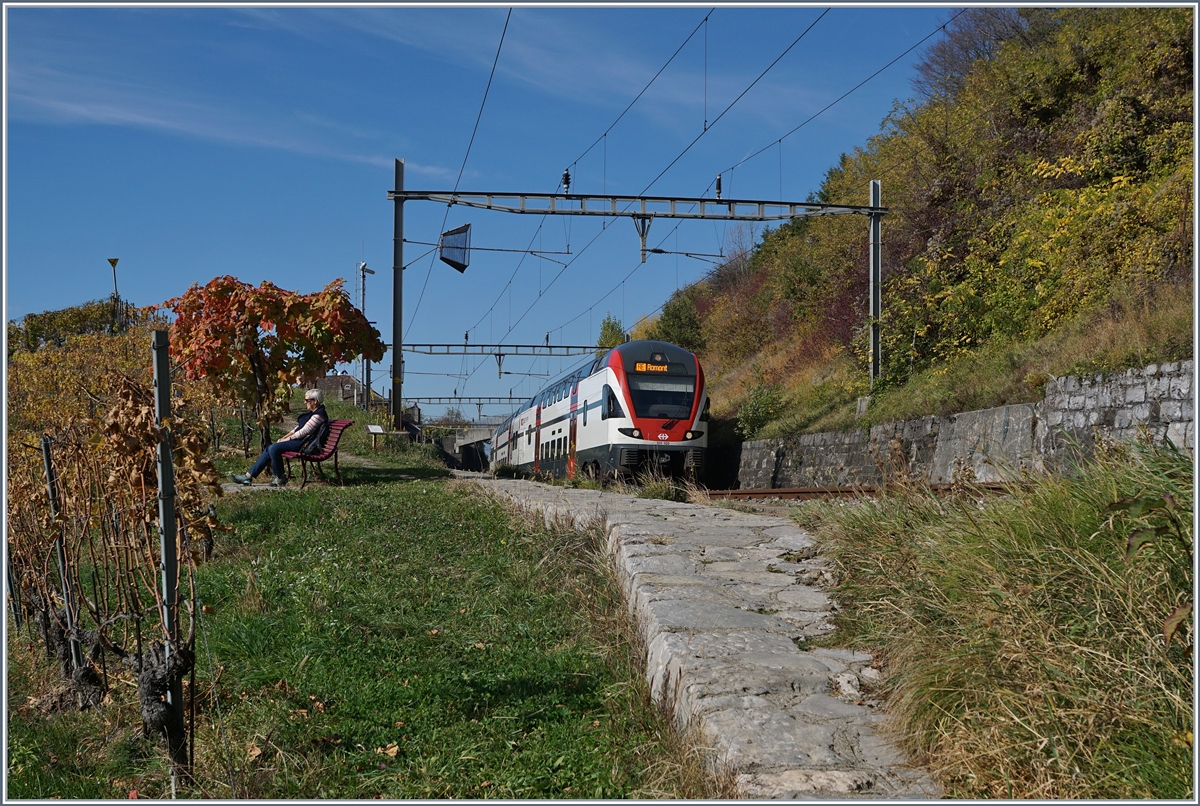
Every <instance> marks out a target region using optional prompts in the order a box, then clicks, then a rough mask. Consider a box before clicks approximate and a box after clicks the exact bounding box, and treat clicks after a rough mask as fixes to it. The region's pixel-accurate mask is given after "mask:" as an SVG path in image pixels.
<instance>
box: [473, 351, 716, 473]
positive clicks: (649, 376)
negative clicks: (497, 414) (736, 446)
mask: <svg viewBox="0 0 1200 806" xmlns="http://www.w3.org/2000/svg"><path fill="white" fill-rule="evenodd" d="M707 420H708V395H707V394H706V393H705V388H704V371H703V370H702V369H701V368H700V362H699V360H697V358H696V356H695V355H694V354H693V353H690V352H688V351H687V350H684V349H683V348H682V347H676V346H675V345H673V344H668V343H667V342H663V341H629V342H625V343H624V344H622V345H619V346H617V347H614V348H612V349H611V350H609V351H608V352H606V353H604V354H603V355H601V356H600V357H599V358H597V359H596V360H595V361H592V362H591V363H589V364H585V365H584V366H583V367H581V368H579V369H577V370H575V371H574V372H571V373H569V374H568V375H566V376H565V377H562V378H560V379H558V380H557V381H555V382H554V383H551V384H550V385H549V386H547V387H546V388H544V389H542V390H541V391H540V392H538V393H537V394H536V395H534V396H533V397H532V398H530V399H529V401H528V402H526V403H525V404H524V405H523V406H522V407H521V408H520V409H519V410H517V411H516V412H513V414H512V416H510V417H509V418H508V419H506V420H505V421H504V422H503V423H501V424H500V426H499V427H498V428H496V430H495V432H494V433H493V434H492V456H491V461H492V464H493V466H497V465H511V466H513V467H515V468H517V469H519V470H521V471H524V472H534V473H545V474H548V475H551V476H555V477H559V478H562V477H565V478H568V479H573V478H576V476H578V475H579V474H583V475H585V476H588V477H593V478H595V477H602V476H613V475H633V474H635V473H637V472H639V471H640V470H646V469H651V468H652V469H655V470H658V471H660V472H662V473H664V474H669V475H676V476H678V475H686V474H692V475H698V474H699V473H700V471H701V470H702V469H703V466H704V452H705V448H706V447H707V445H708V433H707V432H708V422H707Z"/></svg>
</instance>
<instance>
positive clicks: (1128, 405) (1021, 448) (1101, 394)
mask: <svg viewBox="0 0 1200 806" xmlns="http://www.w3.org/2000/svg"><path fill="white" fill-rule="evenodd" d="M1193 371H1194V367H1193V362H1192V361H1182V362H1171V363H1166V364H1161V365H1151V366H1148V367H1144V368H1140V369H1131V370H1127V371H1125V372H1119V373H1112V374H1107V375H1103V374H1101V375H1090V376H1084V377H1075V376H1069V377H1063V378H1052V379H1051V380H1050V381H1049V382H1048V383H1047V384H1046V393H1045V397H1044V398H1043V400H1042V401H1041V402H1039V403H1024V404H1018V405H1012V406H999V407H996V408H992V409H983V410H980V411H967V412H962V413H959V414H951V415H948V416H945V417H921V418H919V419H914V420H904V421H900V422H894V423H885V424H883V425H877V426H874V427H872V428H870V429H866V428H858V429H853V430H850V431H844V432H823V433H817V434H802V435H800V436H796V437H790V438H786V439H767V440H755V441H752V442H746V443H744V444H743V445H742V446H741V457H740V463H739V469H738V486H740V487H741V488H742V489H755V488H765V487H853V486H855V485H871V484H878V483H880V482H881V481H882V480H883V479H884V478H885V477H886V476H887V475H889V474H892V473H895V472H907V473H910V474H912V475H913V476H914V477H916V478H921V479H924V480H926V481H928V482H930V483H933V484H944V483H949V482H951V481H953V479H954V478H955V477H956V475H958V476H962V477H969V478H974V479H975V480H977V481H981V482H992V481H1001V480H1003V479H1004V478H1006V477H1008V476H1010V475H1011V474H1012V473H1014V472H1017V473H1019V472H1021V471H1025V470H1033V471H1042V470H1048V471H1053V472H1067V471H1069V470H1070V469H1071V467H1072V466H1073V465H1074V464H1075V463H1076V462H1078V461H1079V458H1080V457H1081V456H1083V457H1086V456H1090V455H1091V454H1092V453H1093V451H1094V450H1095V446H1096V442H1097V440H1098V439H1106V438H1107V439H1116V440H1132V439H1136V438H1138V437H1140V436H1142V435H1145V436H1147V437H1149V438H1150V439H1152V440H1154V441H1155V442H1157V443H1160V444H1161V443H1163V442H1164V441H1166V440H1169V441H1170V442H1171V443H1172V444H1174V445H1175V446H1176V447H1178V448H1181V449H1183V450H1186V451H1188V452H1189V453H1194V452H1195V423H1194V419H1195V418H1194V414H1195V411H1194V409H1195V406H1194V400H1195V398H1194V386H1193V377H1192V376H1193Z"/></svg>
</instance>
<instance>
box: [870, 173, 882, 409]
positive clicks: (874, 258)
mask: <svg viewBox="0 0 1200 806" xmlns="http://www.w3.org/2000/svg"><path fill="white" fill-rule="evenodd" d="M881 195H882V194H881V191H880V185H879V180H878V179H872V180H871V206H872V207H875V208H878V207H882V206H883V203H882V201H881ZM870 218H871V287H870V292H871V388H872V389H873V388H874V387H875V381H876V379H878V378H879V373H880V366H881V364H880V355H879V318H880V316H881V315H882V313H883V304H882V296H881V293H880V286H881V282H880V276H881V265H882V262H883V261H882V251H883V244H882V230H883V213H870Z"/></svg>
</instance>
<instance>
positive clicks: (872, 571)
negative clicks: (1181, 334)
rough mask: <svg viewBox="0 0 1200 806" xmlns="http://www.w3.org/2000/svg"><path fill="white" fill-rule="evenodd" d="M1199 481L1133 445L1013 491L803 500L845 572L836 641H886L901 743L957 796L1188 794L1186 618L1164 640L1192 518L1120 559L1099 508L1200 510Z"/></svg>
mask: <svg viewBox="0 0 1200 806" xmlns="http://www.w3.org/2000/svg"><path fill="white" fill-rule="evenodd" d="M1192 486H1193V471H1192V460H1191V458H1190V457H1189V456H1187V455H1185V454H1182V453H1179V452H1176V451H1173V450H1171V449H1169V448H1167V449H1164V448H1154V447H1150V446H1145V445H1138V446H1130V447H1114V448H1110V449H1109V450H1108V451H1107V452H1104V453H1102V455H1101V456H1100V457H1099V458H1097V459H1096V460H1095V461H1094V462H1092V463H1090V464H1087V465H1086V466H1085V467H1084V468H1083V469H1082V471H1081V474H1080V475H1079V476H1078V477H1076V478H1039V479H1036V480H1032V481H1031V482H1030V483H1028V484H1026V485H1023V486H1020V487H1017V488H1015V489H1014V492H1013V493H1012V494H1011V495H1010V496H1007V497H1004V498H995V499H990V500H986V501H983V500H981V499H979V498H978V496H975V495H971V494H969V493H960V494H958V495H955V496H952V497H950V498H948V499H938V498H935V497H933V496H932V495H930V494H928V493H923V492H919V491H912V490H909V491H903V492H900V493H895V494H893V495H891V496H890V497H887V498H882V499H879V500H874V501H866V500H864V501H860V502H858V503H857V504H855V505H852V506H836V505H816V506H814V507H810V508H807V509H808V512H809V513H810V514H809V515H808V516H807V517H809V518H811V519H812V521H813V524H814V525H815V529H816V531H817V533H818V535H819V539H820V541H821V543H822V545H823V550H824V551H825V552H826V553H827V554H829V556H831V557H832V558H833V560H834V562H835V563H836V566H837V568H838V570H839V580H840V581H839V584H838V590H837V597H838V599H839V600H840V602H841V604H842V610H841V614H842V615H841V617H840V624H839V630H838V631H837V633H836V634H835V640H839V641H841V642H844V643H847V644H850V645H857V646H863V647H871V648H874V649H877V650H879V651H880V652H881V654H882V656H883V657H884V659H885V660H886V664H887V671H888V683H887V686H888V692H889V706H890V709H891V712H892V714H893V716H894V717H895V724H896V725H897V726H898V727H899V731H900V733H901V734H902V741H903V742H904V743H906V744H907V746H908V749H909V750H910V751H912V752H913V753H914V754H916V755H917V756H918V757H921V758H923V759H924V760H926V761H927V762H928V763H929V764H930V765H931V766H932V767H933V768H934V769H935V770H936V771H937V774H938V776H939V778H940V779H941V781H942V783H943V785H944V786H945V788H946V791H947V794H948V795H950V796H953V797H964V798H972V797H996V798H1135V797H1136V798H1148V797H1149V798H1186V799H1190V798H1192V797H1194V794H1195V793H1194V791H1193V782H1192V770H1193V765H1192V758H1193V752H1192V742H1193V736H1192V730H1193V707H1194V690H1193V666H1192V642H1193V627H1192V624H1191V620H1190V619H1188V620H1187V622H1186V623H1185V624H1184V625H1183V627H1181V629H1180V632H1179V633H1178V634H1177V635H1176V636H1175V637H1174V640H1173V641H1172V642H1171V644H1170V646H1165V642H1164V639H1163V635H1162V630H1163V622H1164V619H1165V618H1166V617H1167V616H1168V614H1170V613H1171V612H1172V611H1173V610H1174V609H1175V608H1176V607H1177V606H1179V605H1180V604H1182V603H1185V602H1187V601H1190V600H1191V597H1192V591H1193V575H1192V560H1191V556H1190V551H1189V549H1188V548H1185V546H1184V545H1183V544H1185V543H1186V545H1187V546H1188V547H1190V546H1191V544H1192V540H1193V537H1192V531H1191V528H1192V527H1191V523H1190V521H1189V522H1188V523H1187V524H1185V527H1186V531H1185V532H1181V534H1180V535H1179V537H1180V538H1182V539H1181V540H1167V539H1164V540H1161V541H1159V542H1157V543H1155V544H1154V545H1153V546H1152V547H1151V548H1150V549H1149V550H1147V551H1144V552H1141V553H1140V554H1138V555H1137V556H1135V557H1133V558H1132V559H1131V560H1126V557H1125V548H1126V537H1127V535H1128V533H1129V531H1130V530H1131V529H1132V528H1133V527H1134V526H1135V524H1133V523H1131V522H1128V521H1126V520H1124V519H1122V517H1121V516H1119V515H1114V514H1113V513H1112V512H1111V511H1109V510H1107V509H1106V508H1107V507H1109V505H1110V504H1112V503H1114V502H1115V501H1118V500H1120V499H1122V498H1125V497H1128V496H1143V495H1152V496H1161V495H1163V494H1170V495H1171V496H1173V498H1174V500H1175V501H1176V502H1177V504H1178V506H1179V509H1180V510H1181V511H1182V512H1184V513H1190V512H1191V509H1192ZM1152 520H1153V519H1152ZM1164 523H1165V521H1164ZM1151 525H1155V524H1154V523H1151ZM1157 525H1162V524H1157Z"/></svg>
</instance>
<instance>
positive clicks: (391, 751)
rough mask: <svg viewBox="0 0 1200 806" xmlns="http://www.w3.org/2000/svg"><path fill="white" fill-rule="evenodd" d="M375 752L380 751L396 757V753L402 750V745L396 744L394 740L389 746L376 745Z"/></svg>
mask: <svg viewBox="0 0 1200 806" xmlns="http://www.w3.org/2000/svg"><path fill="white" fill-rule="evenodd" d="M375 752H376V753H379V754H380V755H384V756H387V757H389V758H395V757H396V754H397V753H399V752H400V745H398V744H396V743H395V742H392V743H391V744H389V745H388V746H387V747H376V748H375Z"/></svg>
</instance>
